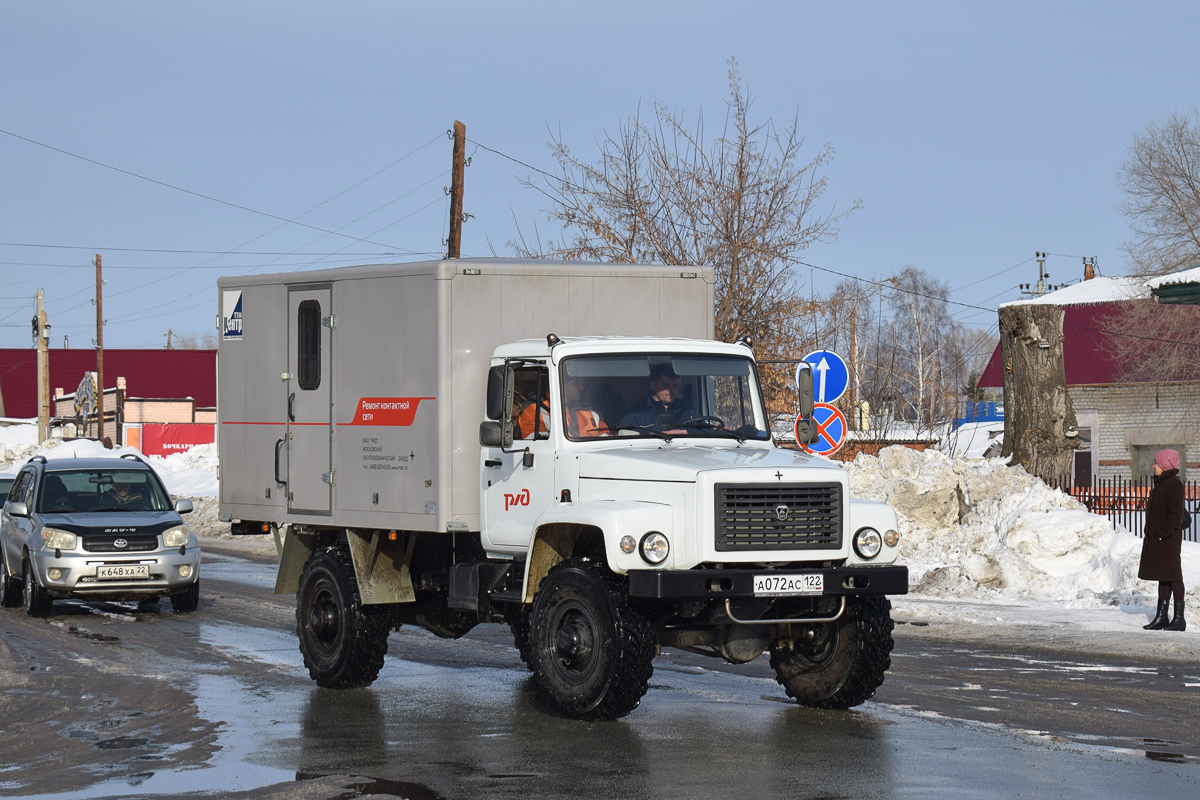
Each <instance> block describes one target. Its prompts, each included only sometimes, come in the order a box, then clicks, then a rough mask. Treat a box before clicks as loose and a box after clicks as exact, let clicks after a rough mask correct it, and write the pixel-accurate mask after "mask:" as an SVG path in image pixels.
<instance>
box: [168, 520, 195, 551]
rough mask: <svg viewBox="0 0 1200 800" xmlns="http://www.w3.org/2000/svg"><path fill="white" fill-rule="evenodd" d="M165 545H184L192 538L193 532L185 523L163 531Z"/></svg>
mask: <svg viewBox="0 0 1200 800" xmlns="http://www.w3.org/2000/svg"><path fill="white" fill-rule="evenodd" d="M162 537H163V546H165V547H183V546H184V545H186V544H187V543H188V539H190V538H191V533H189V531H188V529H187V527H186V526H184V525H179V526H177V527H174V528H170V529H169V530H165V531H163V535H162Z"/></svg>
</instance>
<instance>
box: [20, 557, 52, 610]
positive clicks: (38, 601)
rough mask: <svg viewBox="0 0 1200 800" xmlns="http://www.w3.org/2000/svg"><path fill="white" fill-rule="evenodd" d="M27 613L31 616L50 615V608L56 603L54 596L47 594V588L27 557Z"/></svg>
mask: <svg viewBox="0 0 1200 800" xmlns="http://www.w3.org/2000/svg"><path fill="white" fill-rule="evenodd" d="M24 573H25V592H24V594H25V613H26V614H28V615H29V616H31V617H48V616H50V609H51V607H52V606H53V605H54V600H53V598H51V597H50V595H48V594H46V590H45V589H43V588H42V585H41V584H40V583H38V582H37V576H36V575H34V574H33V565H32V564H30V563H29V559H25V569H24Z"/></svg>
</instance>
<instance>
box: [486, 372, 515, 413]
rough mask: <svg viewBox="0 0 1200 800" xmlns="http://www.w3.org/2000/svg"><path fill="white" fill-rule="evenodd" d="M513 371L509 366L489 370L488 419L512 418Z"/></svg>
mask: <svg viewBox="0 0 1200 800" xmlns="http://www.w3.org/2000/svg"><path fill="white" fill-rule="evenodd" d="M515 382H516V381H514V380H513V369H512V367H510V366H508V365H507V364H502V365H500V366H497V367H492V368H491V369H489V370H488V382H487V418H488V419H497V420H500V419H505V418H507V417H511V416H512V404H513V384H514V383H515Z"/></svg>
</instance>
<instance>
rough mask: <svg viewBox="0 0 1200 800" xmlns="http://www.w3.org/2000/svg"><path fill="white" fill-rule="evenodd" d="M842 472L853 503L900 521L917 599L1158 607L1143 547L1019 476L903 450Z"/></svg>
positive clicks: (1195, 607)
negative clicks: (1142, 566)
mask: <svg viewBox="0 0 1200 800" xmlns="http://www.w3.org/2000/svg"><path fill="white" fill-rule="evenodd" d="M845 466H846V470H847V471H848V472H849V473H850V476H849V477H850V486H851V492H852V494H853V495H854V496H855V497H861V498H865V499H869V500H882V501H884V502H887V503H890V504H891V505H892V506H893V507H894V508H895V509H896V512H897V513H898V514H899V515H900V533H901V539H900V560H901V563H904V564H906V565H908V568H909V576H910V583H911V595H910V599H911V600H916V599H918V598H919V599H922V600H926V599H927V600H930V601H934V600H942V599H960V600H963V599H965V600H973V601H981V602H983V603H997V604H1004V605H1009V606H1016V607H1021V606H1031V605H1032V606H1046V605H1053V606H1055V607H1057V608H1064V609H1069V608H1080V609H1082V608H1102V607H1106V606H1107V607H1117V608H1121V609H1124V610H1126V611H1127V612H1128V613H1129V614H1133V615H1137V616H1138V617H1139V618H1141V617H1143V616H1144V615H1145V613H1146V612H1147V611H1148V610H1150V608H1151V607H1152V606H1153V605H1154V603H1155V602H1156V598H1157V593H1156V592H1157V584H1154V583H1150V582H1147V581H1141V580H1139V579H1138V577H1137V569H1138V561H1139V557H1140V554H1141V546H1142V543H1141V539H1140V538H1138V537H1137V536H1134V535H1132V534H1131V533H1129V532H1127V531H1125V530H1124V529H1123V528H1119V527H1118V528H1116V529H1114V527H1113V525H1112V523H1111V522H1110V521H1109V520H1108V518H1107V517H1103V516H1099V515H1096V514H1091V513H1089V512H1088V511H1087V510H1086V509H1085V508H1084V507H1083V504H1081V503H1080V502H1078V501H1077V500H1075V499H1074V498H1072V497H1071V496H1069V495H1067V494H1064V493H1063V492H1060V491H1058V490H1056V489H1051V488H1049V487H1047V486H1046V484H1044V483H1042V482H1041V481H1040V480H1037V479H1036V478H1033V477H1032V476H1030V475H1029V474H1028V473H1026V472H1025V470H1023V469H1022V468H1020V467H1008V466H1006V465H1005V464H1004V463H1003V462H1002V461H1000V460H968V459H965V458H957V459H953V460H952V459H950V458H948V457H947V456H945V455H943V454H941V453H939V452H937V451H934V450H927V451H925V452H923V453H919V452H917V451H915V450H909V449H907V448H901V447H889V448H885V449H884V450H883V451H881V452H880V455H879V457H878V458H874V457H871V456H862V455H860V456H859V457H858V458H856V459H855V460H854V461H853V462H851V463H849V464H846V465H845ZM1184 551H1185V552H1184V581H1185V583H1186V584H1187V586H1188V588H1189V591H1188V615H1187V619H1188V622H1189V623H1190V624H1192V625H1200V586H1198V583H1200V545H1197V544H1194V543H1190V542H1185V543H1184ZM947 610H948V609H947Z"/></svg>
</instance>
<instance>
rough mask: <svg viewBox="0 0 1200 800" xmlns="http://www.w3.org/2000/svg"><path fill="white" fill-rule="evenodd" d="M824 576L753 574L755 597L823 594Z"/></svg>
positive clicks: (818, 574)
mask: <svg viewBox="0 0 1200 800" xmlns="http://www.w3.org/2000/svg"><path fill="white" fill-rule="evenodd" d="M824 592H825V576H824V575H822V574H820V573H817V574H815V575H755V576H754V596H755V597H795V596H797V595H806V594H824Z"/></svg>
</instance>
